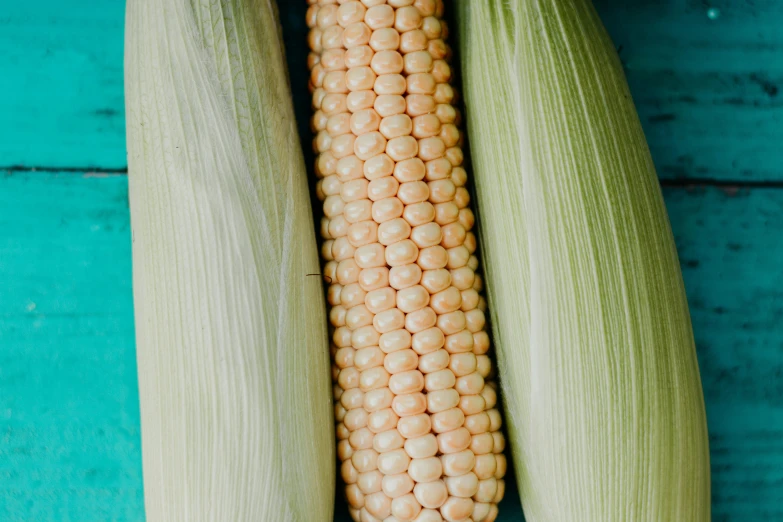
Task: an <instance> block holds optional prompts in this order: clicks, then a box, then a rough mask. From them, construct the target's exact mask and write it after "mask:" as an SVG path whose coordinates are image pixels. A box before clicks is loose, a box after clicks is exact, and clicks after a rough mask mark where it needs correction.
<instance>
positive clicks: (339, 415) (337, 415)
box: [334, 402, 348, 449]
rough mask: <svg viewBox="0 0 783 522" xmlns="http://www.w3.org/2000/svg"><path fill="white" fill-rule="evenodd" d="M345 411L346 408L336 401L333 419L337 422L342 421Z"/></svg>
mask: <svg viewBox="0 0 783 522" xmlns="http://www.w3.org/2000/svg"><path fill="white" fill-rule="evenodd" d="M347 412H348V410H346V409H345V407H344V406H343V405H342V404H340V403H339V402H338V403H337V404H335V405H334V420H336V421H337V422H342V421H343V419H345V414H346V413H347ZM338 449H339V448H338Z"/></svg>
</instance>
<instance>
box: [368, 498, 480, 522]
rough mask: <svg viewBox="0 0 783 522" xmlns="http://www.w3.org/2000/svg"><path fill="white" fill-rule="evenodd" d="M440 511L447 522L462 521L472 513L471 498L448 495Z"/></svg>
mask: <svg viewBox="0 0 783 522" xmlns="http://www.w3.org/2000/svg"><path fill="white" fill-rule="evenodd" d="M375 494H376V495H377V493H375ZM440 513H441V515H443V518H444V519H445V520H447V521H448V522H462V521H463V520H465V519H466V518H468V517H469V516H470V515H471V514H472V513H473V500H471V499H469V498H459V497H453V496H452V497H449V498H448V500H446V502H444V504H443V505H442V506H441V508H440Z"/></svg>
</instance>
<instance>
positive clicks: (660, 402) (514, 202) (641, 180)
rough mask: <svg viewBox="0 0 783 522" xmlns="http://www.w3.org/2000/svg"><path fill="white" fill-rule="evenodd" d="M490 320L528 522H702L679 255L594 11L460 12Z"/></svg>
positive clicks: (704, 476)
mask: <svg viewBox="0 0 783 522" xmlns="http://www.w3.org/2000/svg"><path fill="white" fill-rule="evenodd" d="M456 6H457V11H458V14H457V20H458V25H459V29H458V30H459V40H460V48H461V59H462V71H463V74H462V76H463V81H464V96H465V107H466V119H467V124H468V133H469V138H470V145H471V147H470V148H471V153H472V159H473V168H474V172H475V178H474V179H475V185H476V194H477V199H478V201H477V205H478V210H479V217H480V232H481V243H482V245H483V250H482V253H483V256H484V263H485V267H486V275H487V277H486V281H487V289H488V297H489V309H490V310H491V311H492V322H493V333H494V339H495V346H496V348H497V354H498V364H499V368H500V372H501V382H502V387H503V391H504V401H505V407H506V411H507V415H506V419H507V424H508V426H509V435H510V442H511V448H512V453H513V459H514V464H515V470H516V475H517V480H518V484H519V488H520V496H521V499H522V504H523V508H524V511H525V515H526V518H527V520H528V522H542V521H553V522H554V521H557V522H563V521H569V522H571V521H586V522H613V521H617V522H621V521H622V522H628V521H650V522H653V521H654V522H660V521H667V522H702V521H708V520H709V519H710V478H709V477H710V475H709V472H710V470H709V450H708V437H707V428H706V420H705V412H704V400H703V396H702V390H701V383H700V378H699V370H698V365H697V360H696V353H695V347H694V341H693V333H692V330H691V323H690V317H689V313H688V306H687V301H686V298H685V292H684V288H683V283H682V275H681V272H680V267H679V263H678V259H677V253H676V249H675V245H674V241H673V238H672V233H671V230H670V225H669V222H668V218H667V215H666V210H665V207H664V203H663V198H662V196H661V191H660V187H659V184H658V181H657V178H656V175H655V169H654V166H653V162H652V159H651V158H650V153H649V150H648V148H647V145H646V142H645V138H644V135H643V133H642V129H641V125H640V123H639V119H638V116H637V114H636V111H635V108H634V106H633V102H632V101H631V96H630V94H629V91H628V87H627V84H626V80H625V77H624V75H623V72H622V67H621V65H620V62H619V60H618V58H617V56H616V53H615V50H614V47H613V46H612V43H611V41H610V39H609V37H608V35H607V34H606V33H605V31H604V28H603V27H602V25H601V22H600V20H599V18H598V16H597V14H596V13H595V11H594V9H593V7H592V5H591V4H590V2H589V0H510V1H509V0H489V1H481V2H478V1H476V2H457V3H456Z"/></svg>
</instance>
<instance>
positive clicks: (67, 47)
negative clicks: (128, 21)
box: [0, 0, 127, 169]
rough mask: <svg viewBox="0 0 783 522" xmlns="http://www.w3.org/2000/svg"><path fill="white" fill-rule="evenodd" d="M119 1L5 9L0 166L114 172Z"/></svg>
mask: <svg viewBox="0 0 783 522" xmlns="http://www.w3.org/2000/svg"><path fill="white" fill-rule="evenodd" d="M124 13H125V2H124V0H101V1H100V2H81V1H75V0H68V1H62V0H40V1H36V2H3V4H2V7H1V8H0V49H2V51H0V167H2V166H6V167H7V166H17V165H21V166H26V167H100V168H104V169H105V168H120V167H124V166H125V165H126V164H127V162H126V159H125V116H124V114H125V106H124V101H123V80H122V62H123V54H122V46H123V27H124Z"/></svg>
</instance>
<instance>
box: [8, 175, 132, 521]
mask: <svg viewBox="0 0 783 522" xmlns="http://www.w3.org/2000/svg"><path fill="white" fill-rule="evenodd" d="M0 231H2V233H0V520H3V521H4V522H32V521H37V522H65V521H72V522H104V521H111V520H117V521H123V522H136V521H140V520H143V505H142V482H141V454H140V440H139V406H138V391H137V386H136V357H135V350H134V335H133V309H132V297H131V270H130V259H131V258H130V246H131V242H130V240H131V236H130V223H129V216H128V201H127V178H126V177H125V176H110V177H95V175H94V174H92V175H91V174H85V173H80V174H71V173H67V174H44V173H24V174H13V175H9V174H8V173H4V172H0Z"/></svg>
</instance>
